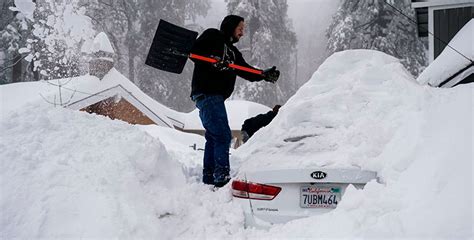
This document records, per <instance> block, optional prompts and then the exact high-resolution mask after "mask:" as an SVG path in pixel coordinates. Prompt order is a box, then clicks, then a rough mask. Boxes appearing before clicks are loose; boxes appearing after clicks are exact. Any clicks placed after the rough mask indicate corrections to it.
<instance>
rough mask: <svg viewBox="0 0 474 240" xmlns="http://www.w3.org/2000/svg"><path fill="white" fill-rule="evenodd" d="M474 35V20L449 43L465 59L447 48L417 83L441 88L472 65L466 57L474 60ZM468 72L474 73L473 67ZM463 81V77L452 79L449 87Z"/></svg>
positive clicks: (419, 77) (421, 75)
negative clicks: (440, 86)
mask: <svg viewBox="0 0 474 240" xmlns="http://www.w3.org/2000/svg"><path fill="white" fill-rule="evenodd" d="M473 35H474V19H471V20H470V21H469V22H468V23H466V25H465V26H464V27H463V28H462V29H461V30H459V32H458V33H457V34H456V35H455V36H454V38H453V39H452V40H451V41H450V42H449V45H450V46H451V47H452V48H454V49H456V50H457V51H459V52H460V53H462V54H463V55H464V56H465V57H464V56H462V55H461V54H459V53H458V52H456V51H454V50H453V49H452V48H450V47H448V46H447V47H446V48H444V50H443V52H441V54H440V55H439V56H438V57H437V58H436V59H435V60H434V61H433V62H432V63H431V64H430V65H429V66H428V67H427V68H426V69H425V70H424V71H423V72H422V73H421V74H420V76H418V79H417V81H418V82H419V83H420V84H429V85H431V86H439V85H440V84H441V83H443V82H444V81H445V80H447V79H448V78H450V77H452V76H453V75H454V74H456V73H458V72H459V71H460V70H462V69H464V68H466V67H467V66H469V65H470V64H472V62H471V61H469V60H468V59H466V57H467V58H470V59H471V60H474V44H473V43H474V39H473ZM466 70H467V71H471V73H472V71H473V69H472V67H471V69H466ZM463 75H466V74H463ZM467 76H468V75H467ZM461 80H462V78H461V77H459V78H456V79H452V80H451V81H450V84H449V85H447V87H450V86H453V85H455V84H456V83H458V82H459V81H461Z"/></svg>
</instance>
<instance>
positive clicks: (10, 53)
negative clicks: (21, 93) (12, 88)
mask: <svg viewBox="0 0 474 240" xmlns="http://www.w3.org/2000/svg"><path fill="white" fill-rule="evenodd" d="M14 7H15V5H14V1H13V0H6V1H2V3H1V5H0V84H6V83H11V82H20V81H24V80H25V79H26V78H27V75H28V74H27V68H28V65H29V62H28V61H26V60H25V58H26V57H27V56H28V55H29V54H28V53H19V50H20V49H21V48H22V47H24V46H25V45H26V44H27V42H26V41H27V39H28V37H29V36H30V35H31V33H30V32H31V27H32V26H31V25H29V24H28V22H27V19H26V18H25V16H24V15H23V14H22V13H20V12H18V11H13V10H11V9H13V8H14Z"/></svg>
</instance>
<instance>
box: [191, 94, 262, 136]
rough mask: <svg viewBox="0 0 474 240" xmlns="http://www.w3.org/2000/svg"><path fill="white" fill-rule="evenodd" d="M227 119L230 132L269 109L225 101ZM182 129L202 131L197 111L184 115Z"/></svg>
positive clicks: (237, 101) (253, 104)
mask: <svg viewBox="0 0 474 240" xmlns="http://www.w3.org/2000/svg"><path fill="white" fill-rule="evenodd" d="M225 106H226V111H227V118H228V119H229V126H230V129H232V130H240V129H241V128H242V124H243V123H244V121H245V120H246V119H248V118H251V117H254V116H256V115H258V114H261V113H267V112H268V111H270V110H271V109H270V108H269V107H267V106H265V105H262V104H259V103H255V102H249V101H245V100H227V101H225ZM183 117H184V119H185V120H184V121H185V124H184V129H186V130H197V129H198V130H203V129H204V127H203V126H202V123H201V121H200V119H199V110H198V109H194V110H193V111H192V112H190V113H187V114H184V116H183Z"/></svg>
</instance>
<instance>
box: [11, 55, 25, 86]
mask: <svg viewBox="0 0 474 240" xmlns="http://www.w3.org/2000/svg"><path fill="white" fill-rule="evenodd" d="M20 59H21V55H16V56H15V58H14V59H13V62H15V63H16V64H15V65H13V69H12V82H22V72H23V68H22V64H23V60H20Z"/></svg>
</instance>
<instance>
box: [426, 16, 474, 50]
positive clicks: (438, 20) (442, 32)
mask: <svg viewBox="0 0 474 240" xmlns="http://www.w3.org/2000/svg"><path fill="white" fill-rule="evenodd" d="M433 18H434V26H433V27H434V32H433V34H434V35H435V36H436V37H437V38H439V39H441V40H442V41H440V40H439V39H434V49H433V51H434V58H436V57H438V56H439V55H440V54H441V52H442V51H443V50H444V48H445V47H446V44H445V43H448V42H449V41H451V39H453V37H454V36H455V35H456V33H458V31H459V30H461V28H462V27H463V26H464V25H465V24H466V23H467V22H469V21H470V20H471V19H472V18H474V7H461V8H451V9H439V10H434V11H433ZM443 41H444V42H445V43H443Z"/></svg>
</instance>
